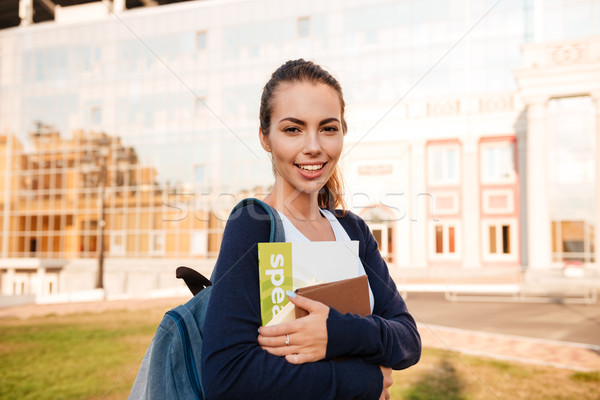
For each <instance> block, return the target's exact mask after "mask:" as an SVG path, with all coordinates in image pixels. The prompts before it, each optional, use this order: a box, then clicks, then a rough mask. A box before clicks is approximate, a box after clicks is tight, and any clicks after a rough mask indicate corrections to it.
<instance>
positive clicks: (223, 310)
mask: <svg viewBox="0 0 600 400" xmlns="http://www.w3.org/2000/svg"><path fill="white" fill-rule="evenodd" d="M344 107H345V104H344V99H343V96H342V89H341V87H340V84H339V83H338V82H337V80H336V79H335V78H333V77H332V76H331V75H330V74H329V73H328V72H326V71H325V70H323V69H322V68H321V67H320V66H318V65H316V64H314V63H312V62H309V61H304V60H302V59H300V60H295V61H288V62H287V63H285V64H284V65H282V66H281V67H280V68H279V69H277V70H276V71H275V72H274V73H273V75H272V76H271V79H270V80H269V81H268V82H267V84H266V85H265V87H264V90H263V94H262V98H261V105H260V129H259V137H260V142H261V144H262V147H263V148H264V149H265V150H266V151H267V152H269V153H270V154H271V158H272V164H273V171H274V174H275V183H274V185H273V189H272V190H271V192H270V193H269V194H268V195H267V197H266V198H265V199H264V201H265V202H266V203H267V204H269V205H271V206H272V207H274V208H275V209H276V210H277V211H278V213H279V214H280V216H281V218H282V221H283V225H284V230H285V236H286V241H299V240H305V241H306V240H313V241H321V240H358V241H359V243H360V244H359V257H360V259H361V262H362V267H363V269H364V272H365V273H366V274H367V276H368V280H369V286H370V292H371V309H372V315H370V316H368V317H359V316H357V315H351V314H346V315H342V314H341V313H339V312H337V311H336V310H335V309H331V308H329V307H327V306H326V305H324V304H322V303H319V302H316V301H312V300H309V299H307V298H302V297H301V296H294V294H293V293H290V294H289V297H290V301H292V302H293V303H294V304H295V305H296V306H297V307H301V308H303V309H305V310H307V311H308V312H309V315H307V316H306V317H303V318H300V319H297V320H295V321H291V322H287V323H283V324H280V325H276V326H269V327H264V326H261V313H260V300H259V278H258V250H257V243H259V242H267V241H268V240H269V232H270V230H269V229H270V227H269V222H268V219H266V218H264V216H265V212H264V211H262V209H259V207H253V206H247V207H244V208H242V209H240V210H238V211H236V213H234V214H233V215H232V216H231V218H230V219H229V221H228V223H227V226H226V227H225V232H224V235H223V241H222V245H221V250H220V253H219V258H218V260H217V264H216V266H215V273H214V279H213V281H214V286H213V289H212V290H213V292H212V294H211V300H210V304H209V307H208V314H207V316H206V326H207V327H210V328H208V329H206V334H205V337H204V341H203V348H202V361H203V365H202V381H203V387H204V390H205V393H206V396H207V398H208V399H242V398H246V399H271V398H279V399H281V398H284V399H286V400H287V399H386V398H389V391H388V389H389V387H390V386H391V384H392V377H391V371H392V369H403V368H407V367H409V366H411V365H413V364H415V363H416V362H417V361H418V360H419V357H420V355H421V343H420V337H419V334H418V332H417V328H416V325H415V321H414V320H413V318H412V317H411V315H410V314H409V313H408V311H407V308H406V305H405V303H404V301H403V299H402V297H401V296H400V295H399V294H398V290H397V289H396V285H395V284H394V282H393V281H392V279H391V278H390V275H389V272H388V269H387V266H386V264H385V262H384V260H383V259H382V258H381V255H380V253H379V250H378V248H377V242H376V241H375V239H374V238H373V236H372V234H371V233H370V231H369V228H368V227H367V225H366V224H365V222H364V221H363V220H362V219H360V218H359V217H358V216H356V215H355V214H353V213H351V212H349V211H344V210H343V199H342V193H341V177H340V175H339V170H338V167H337V164H338V161H339V158H340V155H341V152H342V147H343V140H344V135H345V133H346V130H347V126H346V121H345V119H344ZM337 207H342V210H336V211H334V209H335V208H337Z"/></svg>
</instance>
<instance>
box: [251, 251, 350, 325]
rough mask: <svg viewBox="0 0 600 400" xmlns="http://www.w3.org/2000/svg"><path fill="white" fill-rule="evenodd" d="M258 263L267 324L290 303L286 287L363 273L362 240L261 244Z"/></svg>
mask: <svg viewBox="0 0 600 400" xmlns="http://www.w3.org/2000/svg"><path fill="white" fill-rule="evenodd" d="M258 265H259V283H260V301H261V317H262V323H263V325H267V324H268V323H269V322H270V321H271V320H272V319H273V317H275V316H276V315H277V314H278V313H279V312H280V311H281V310H282V309H283V308H284V307H285V306H286V304H288V302H289V300H288V298H287V296H286V295H285V292H286V290H291V291H294V290H296V289H298V288H303V287H306V286H310V285H315V284H319V283H329V282H335V281H339V280H342V279H349V278H355V277H357V276H359V274H360V259H359V258H358V241H339V242H338V241H335V242H334V241H331V242H291V243H290V242H274V243H259V244H258Z"/></svg>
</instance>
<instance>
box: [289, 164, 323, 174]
mask: <svg viewBox="0 0 600 400" xmlns="http://www.w3.org/2000/svg"><path fill="white" fill-rule="evenodd" d="M325 164H326V163H323V164H311V165H300V164H296V166H297V167H298V168H300V169H301V170H303V171H306V172H316V171H320V170H322V169H323V167H324V166H325Z"/></svg>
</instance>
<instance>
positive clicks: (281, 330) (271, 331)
mask: <svg viewBox="0 0 600 400" xmlns="http://www.w3.org/2000/svg"><path fill="white" fill-rule="evenodd" d="M290 322H294V321H290ZM290 322H284V323H281V324H277V325H273V326H261V327H260V328H259V330H258V333H259V336H270V337H274V336H285V335H286V334H288V333H292V331H291V330H290V328H289V325H288V324H289V323H290Z"/></svg>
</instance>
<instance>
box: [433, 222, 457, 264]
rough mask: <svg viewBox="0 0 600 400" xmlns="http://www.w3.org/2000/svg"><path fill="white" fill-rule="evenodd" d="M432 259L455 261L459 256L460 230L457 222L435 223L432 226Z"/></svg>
mask: <svg viewBox="0 0 600 400" xmlns="http://www.w3.org/2000/svg"><path fill="white" fill-rule="evenodd" d="M432 233H433V235H432V243H431V245H432V247H431V248H432V254H430V256H431V257H432V258H433V259H447V258H454V259H456V258H457V257H458V256H459V243H460V242H459V239H460V230H459V226H458V222H452V221H449V222H436V223H434V224H433V225H432Z"/></svg>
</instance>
